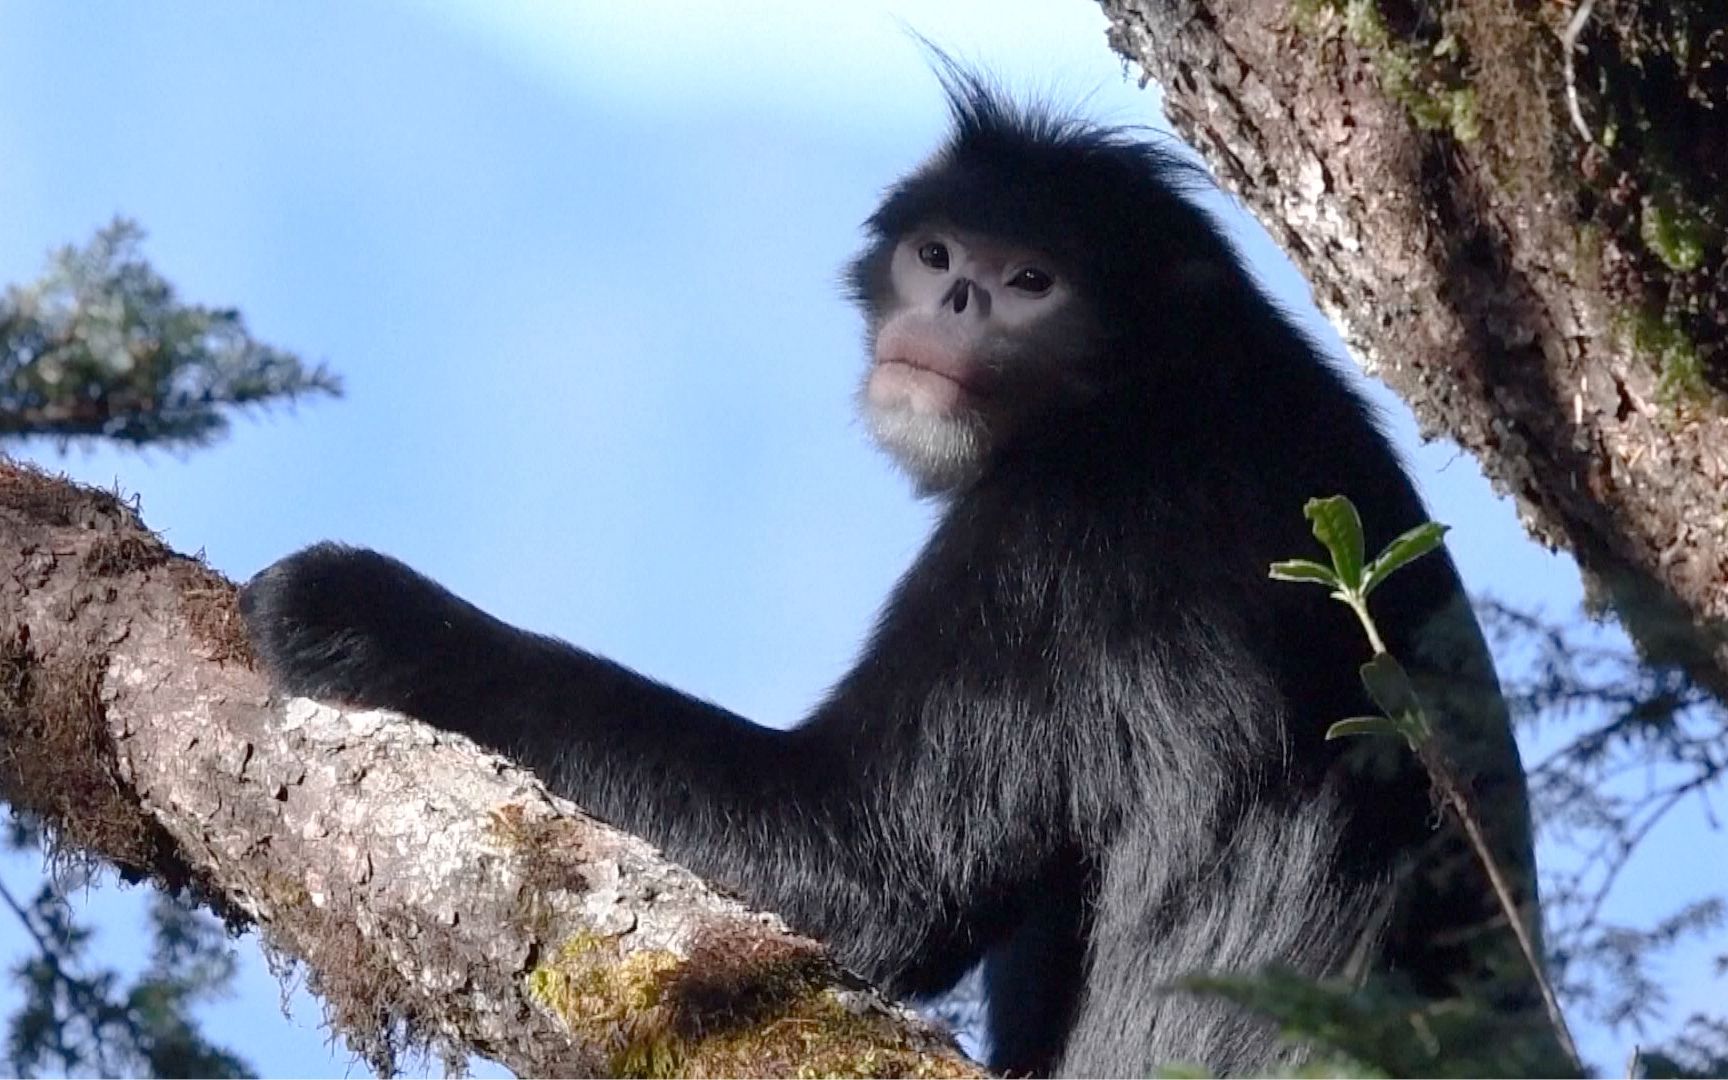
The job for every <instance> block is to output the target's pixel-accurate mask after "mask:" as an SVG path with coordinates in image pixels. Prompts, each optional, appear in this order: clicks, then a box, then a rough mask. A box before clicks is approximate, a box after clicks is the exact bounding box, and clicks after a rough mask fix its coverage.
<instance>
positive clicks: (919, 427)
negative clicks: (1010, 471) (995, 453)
mask: <svg viewBox="0 0 1728 1080" xmlns="http://www.w3.org/2000/svg"><path fill="white" fill-rule="evenodd" d="M859 398H860V401H859V405H860V411H861V412H862V414H863V416H864V421H865V423H867V424H869V426H870V434H871V437H873V438H874V439H875V440H876V445H878V446H880V447H881V448H882V449H883V450H884V451H886V452H887V454H888V456H889V457H891V458H893V459H894V461H895V463H896V464H898V465H899V466H900V467H901V468H902V469H904V470H906V473H907V475H908V476H910V477H911V478H912V481H913V482H914V483H915V484H917V486H918V492H919V494H921V495H940V494H943V493H945V492H950V491H953V490H954V489H956V488H958V487H961V486H963V485H965V484H968V483H971V482H972V481H973V480H975V479H977V478H978V475H979V474H980V473H981V472H983V470H984V462H985V459H986V457H987V456H988V454H989V451H990V432H989V428H988V427H987V426H986V425H985V421H984V418H983V417H982V416H980V415H979V414H977V413H976V412H973V411H971V410H959V411H956V412H952V413H946V412H935V411H929V410H928V409H925V408H920V407H919V405H920V404H921V403H915V402H912V401H909V400H905V399H903V398H902V399H899V400H894V399H892V398H891V397H889V396H888V395H883V394H880V393H878V392H873V388H872V387H870V386H866V387H865V388H864V390H863V392H862V393H860V394H859Z"/></svg>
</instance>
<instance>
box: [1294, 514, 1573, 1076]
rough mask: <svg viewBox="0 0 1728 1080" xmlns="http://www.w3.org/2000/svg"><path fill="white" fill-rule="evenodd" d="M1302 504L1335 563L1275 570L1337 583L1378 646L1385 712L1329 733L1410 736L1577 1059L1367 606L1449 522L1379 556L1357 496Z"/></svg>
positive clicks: (1506, 893)
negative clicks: (1371, 552)
mask: <svg viewBox="0 0 1728 1080" xmlns="http://www.w3.org/2000/svg"><path fill="white" fill-rule="evenodd" d="M1302 512H1303V514H1304V515H1306V516H1307V518H1308V520H1309V522H1310V523H1312V525H1313V527H1314V536H1315V537H1316V538H1317V539H1318V540H1319V541H1320V543H1321V544H1323V545H1325V547H1326V550H1327V552H1328V553H1330V555H1331V557H1332V563H1331V565H1330V566H1328V565H1326V564H1324V563H1318V562H1314V561H1313V560H1311V559H1288V560H1285V561H1283V562H1275V563H1273V564H1272V569H1271V576H1272V577H1273V579H1274V580H1277V581H1295V582H1307V583H1309V584H1315V585H1324V586H1326V587H1328V588H1330V589H1331V590H1332V598H1333V599H1335V600H1338V601H1340V602H1341V603H1343V604H1345V605H1347V606H1348V607H1349V608H1350V610H1351V611H1353V612H1355V613H1356V619H1357V621H1358V622H1360V623H1361V624H1362V629H1363V631H1364V632H1365V633H1366V634H1367V635H1368V643H1369V645H1370V646H1372V647H1373V650H1374V655H1373V657H1372V658H1371V659H1369V661H1368V662H1367V663H1365V664H1363V665H1362V668H1361V674H1362V685H1363V687H1364V688H1366V689H1367V691H1368V696H1369V698H1371V699H1372V700H1373V702H1374V704H1376V705H1378V706H1379V707H1380V709H1381V711H1382V712H1383V713H1384V715H1382V716H1356V717H1351V718H1349V719H1346V720H1339V721H1338V722H1336V723H1334V724H1332V725H1331V726H1330V727H1329V728H1327V729H1326V738H1328V739H1340V738H1347V737H1350V736H1357V735H1397V736H1400V737H1402V738H1403V739H1404V741H1405V742H1406V743H1407V744H1409V746H1410V749H1411V750H1412V751H1413V752H1415V754H1416V757H1417V759H1418V760H1419V761H1421V763H1422V767H1423V769H1424V770H1425V771H1426V772H1427V774H1428V779H1429V782H1430V783H1431V784H1433V786H1434V790H1435V792H1437V793H1438V795H1439V798H1440V802H1441V803H1442V805H1444V806H1445V807H1446V808H1447V809H1448V810H1450V811H1451V812H1452V813H1453V814H1454V815H1455V816H1456V817H1457V819H1458V822H1459V824H1460V825H1462V826H1463V828H1464V833H1465V836H1466V837H1467V838H1468V839H1469V841H1470V846H1471V848H1472V849H1473V850H1474V851H1475V853H1476V857H1477V858H1478V859H1479V860H1480V861H1481V863H1482V868H1483V870H1485V871H1486V872H1487V874H1488V881H1489V883H1490V884H1491V885H1492V887H1493V889H1494V895H1495V898H1496V899H1497V900H1498V901H1499V904H1500V908H1501V910H1502V911H1503V912H1504V913H1505V915H1506V921H1507V923H1508V924H1509V925H1510V926H1511V927H1512V931H1513V934H1514V935H1515V936H1516V937H1517V939H1518V948H1519V950H1520V951H1521V952H1522V953H1523V955H1524V960H1525V962H1526V963H1527V964H1529V966H1530V971H1531V973H1532V974H1533V975H1534V976H1535V978H1536V984H1537V986H1538V988H1539V989H1540V990H1541V993H1542V1003H1543V1005H1544V1007H1545V1008H1546V1009H1547V1012H1548V1019H1549V1022H1550V1023H1551V1024H1552V1025H1553V1027H1554V1035H1555V1037H1556V1038H1557V1039H1558V1040H1559V1042H1560V1045H1561V1047H1562V1048H1563V1049H1564V1050H1565V1052H1566V1055H1567V1057H1569V1058H1571V1060H1572V1063H1573V1064H1574V1065H1577V1064H1578V1049H1577V1046H1576V1044H1574V1043H1573V1041H1572V1033H1571V1031H1570V1030H1568V1028H1567V1026H1566V1018H1565V1016H1564V1015H1563V1014H1562V1013H1561V1011H1560V1003H1559V1000H1558V999H1557V998H1556V997H1555V995H1554V988H1553V986H1551V985H1550V984H1549V982H1548V976H1547V973H1546V972H1545V971H1544V970H1543V967H1542V961H1541V959H1540V958H1539V957H1538V956H1537V954H1536V943H1535V942H1534V941H1533V940H1532V939H1531V936H1530V931H1529V928H1528V927H1527V926H1526V925H1525V923H1524V919H1523V916H1522V915H1521V914H1520V913H1519V911H1518V904H1517V901H1516V900H1514V899H1513V896H1512V889H1511V886H1510V885H1508V884H1507V881H1506V875H1505V872H1504V871H1502V870H1501V868H1500V865H1499V863H1498V862H1497V861H1496V860H1495V858H1494V855H1493V853H1492V851H1491V850H1490V848H1489V846H1488V840H1487V836H1486V835H1485V833H1484V832H1483V829H1482V823H1481V821H1480V820H1479V819H1478V815H1477V813H1476V810H1475V807H1474V805H1473V804H1472V802H1471V800H1470V797H1469V795H1468V794H1467V792H1466V789H1465V785H1464V783H1463V782H1462V781H1461V780H1460V779H1459V776H1458V772H1457V770H1456V769H1455V768H1454V767H1453V766H1452V763H1451V762H1450V761H1449V760H1447V758H1446V755H1445V753H1444V752H1443V751H1442V750H1441V748H1440V745H1439V742H1438V741H1437V740H1436V739H1435V738H1434V731H1433V727H1432V725H1431V723H1430V722H1429V719H1428V714H1427V712H1426V710H1425V709H1424V708H1423V705H1422V700H1421V698H1420V697H1419V696H1418V695H1417V693H1416V688H1415V686H1414V685H1412V683H1411V681H1410V676H1409V675H1408V673H1406V672H1405V670H1404V666H1403V665H1402V664H1400V663H1399V662H1398V660H1397V658H1395V657H1394V656H1392V654H1391V653H1389V652H1387V650H1386V643H1385V641H1384V640H1382V639H1381V637H1380V631H1379V628H1378V627H1376V626H1375V625H1374V617H1373V615H1371V614H1370V613H1369V611H1368V595H1369V594H1370V593H1372V592H1373V591H1374V590H1375V589H1376V588H1378V587H1379V586H1380V585H1382V584H1384V583H1385V581H1386V579H1387V578H1389V577H1391V576H1392V574H1393V573H1394V572H1395V571H1397V570H1399V569H1401V568H1403V567H1405V566H1408V565H1409V564H1410V563H1412V562H1414V561H1415V560H1417V559H1419V558H1421V557H1422V556H1424V555H1426V554H1428V553H1429V552H1431V551H1433V550H1434V549H1435V548H1437V547H1439V546H1440V543H1441V541H1442V540H1443V539H1444V538H1445V536H1446V526H1444V525H1441V524H1439V523H1437V522H1433V521H1429V522H1424V523H1423V524H1421V525H1418V526H1416V527H1415V528H1413V529H1410V530H1409V531H1407V532H1405V533H1404V534H1402V535H1401V536H1399V537H1398V538H1397V539H1396V540H1393V541H1392V542H1391V543H1390V544H1387V545H1386V547H1385V548H1384V549H1382V550H1381V552H1380V553H1379V554H1378V555H1376V556H1374V558H1373V559H1367V558H1366V557H1365V551H1366V547H1365V544H1364V540H1363V536H1362V518H1361V516H1360V515H1359V514H1357V512H1356V506H1355V504H1354V503H1352V502H1351V501H1350V500H1349V499H1348V498H1346V497H1344V496H1343V495H1334V496H1332V497H1330V498H1326V499H1309V500H1308V503H1307V505H1305V506H1304V507H1303V508H1302Z"/></svg>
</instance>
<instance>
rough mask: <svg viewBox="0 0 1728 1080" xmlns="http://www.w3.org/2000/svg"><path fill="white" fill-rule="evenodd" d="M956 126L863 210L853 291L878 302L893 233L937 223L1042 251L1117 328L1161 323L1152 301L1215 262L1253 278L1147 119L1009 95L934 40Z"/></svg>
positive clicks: (850, 277) (884, 296)
mask: <svg viewBox="0 0 1728 1080" xmlns="http://www.w3.org/2000/svg"><path fill="white" fill-rule="evenodd" d="M935 60H936V65H937V69H938V74H939V76H940V77H941V80H942V85H943V89H944V90H945V91H946V93H947V96H948V107H949V112H950V114H951V116H952V120H953V124H952V130H951V133H950V135H949V138H948V141H947V142H946V144H945V145H944V146H943V147H942V148H941V149H940V150H938V151H937V153H936V154H935V155H934V156H932V157H931V159H930V160H929V161H927V162H926V163H925V164H924V165H923V167H921V168H919V169H918V170H916V171H915V172H913V173H912V174H911V175H909V176H907V177H906V178H905V179H904V180H902V181H901V182H900V183H898V184H896V185H895V186H894V187H893V188H891V189H890V190H889V191H888V193H887V195H886V197H885V198H884V199H883V202H882V205H881V207H880V208H878V209H877V211H876V212H875V213H874V214H872V215H871V216H870V218H869V219H868V221H867V222H866V229H867V231H868V242H867V247H866V249H865V251H864V252H863V254H861V255H860V256H859V257H858V258H857V260H856V261H854V262H853V263H852V265H851V266H850V267H849V268H848V272H847V275H846V283H847V286H848V291H849V293H850V295H851V297H852V298H853V299H854V300H855V301H857V302H858V303H859V304H861V305H862V306H863V307H864V308H865V310H866V311H867V312H869V313H871V314H873V315H879V314H880V313H881V311H882V309H883V308H884V307H885V306H886V305H887V303H888V302H889V300H890V299H891V298H890V297H889V296H888V293H887V266H888V260H889V257H890V256H891V254H892V252H893V248H894V244H895V241H896V240H898V239H899V238H900V237H901V236H903V235H904V234H905V233H907V232H908V231H909V230H912V229H915V228H918V227H919V226H921V225H925V224H928V223H930V222H937V221H939V222H945V223H947V224H949V225H952V226H954V227H956V228H960V229H967V230H972V231H976V232H979V233H983V234H985V235H988V236H993V237H996V238H998V239H1002V240H1007V241H1012V242H1015V243H1018V244H1023V245H1025V246H1028V247H1032V248H1035V249H1037V250H1040V251H1044V252H1046V253H1048V254H1049V255H1051V256H1052V257H1054V258H1056V259H1058V260H1060V262H1061V263H1062V264H1063V265H1064V266H1065V267H1066V268H1067V269H1068V272H1069V273H1070V274H1072V275H1073V277H1074V280H1075V283H1076V285H1077V286H1078V287H1079V289H1080V291H1081V293H1082V295H1083V296H1084V297H1085V298H1086V301H1087V303H1088V304H1090V305H1091V306H1092V308H1093V310H1095V311H1097V312H1098V314H1099V315H1100V316H1101V319H1102V321H1103V323H1104V324H1105V325H1107V326H1110V327H1111V328H1112V329H1113V331H1114V332H1115V333H1116V334H1118V335H1122V334H1128V335H1133V334H1134V333H1135V331H1136V330H1137V329H1143V330H1145V331H1146V332H1147V333H1152V334H1156V333H1158V332H1159V327H1158V326H1144V325H1142V324H1144V323H1145V322H1146V321H1148V320H1152V321H1156V320H1157V316H1158V308H1157V305H1155V304H1149V303H1148V302H1147V301H1148V299H1149V298H1152V297H1170V296H1171V295H1172V292H1173V290H1174V291H1175V292H1178V293H1179V292H1182V291H1184V290H1183V286H1184V284H1185V283H1192V282H1201V281H1210V282H1213V283H1216V282H1217V281H1218V280H1219V278H1220V275H1224V276H1227V277H1229V278H1231V279H1233V280H1243V281H1245V280H1247V276H1246V273H1245V271H1243V270H1242V269H1241V264H1240V261H1239V260H1238V258H1237V256H1236V254H1235V252H1234V250H1233V249H1232V248H1231V247H1230V245H1229V243H1228V241H1226V240H1224V239H1223V238H1222V236H1221V234H1220V232H1219V230H1218V228H1217V226H1216V225H1215V224H1214V222H1213V221H1212V219H1211V218H1210V216H1209V215H1208V214H1207V213H1206V212H1205V211H1204V210H1202V209H1201V208H1200V207H1198V206H1196V205H1194V203H1193V202H1191V201H1190V198H1189V197H1190V195H1191V194H1192V193H1194V192H1196V191H1199V190H1207V189H1209V188H1210V187H1211V182H1210V180H1209V179H1208V178H1207V176H1206V174H1205V172H1204V171H1203V170H1202V169H1201V168H1200V167H1199V166H1198V165H1196V164H1194V163H1192V162H1191V161H1189V160H1187V159H1185V158H1183V157H1181V156H1180V155H1179V154H1178V152H1177V151H1176V150H1174V149H1172V148H1171V147H1170V146H1169V145H1168V144H1167V143H1165V144H1160V143H1159V142H1155V141H1152V138H1151V137H1149V136H1152V137H1155V136H1153V133H1150V132H1148V131H1146V130H1144V129H1138V128H1126V127H1112V126H1105V125H1100V124H1096V123H1093V122H1091V121H1088V120H1085V119H1082V118H1079V117H1075V116H1073V115H1069V114H1066V113H1063V112H1061V111H1059V110H1057V109H1056V108H1054V107H1052V106H1050V105H1048V104H1046V103H1043V102H1036V101H1034V102H1028V103H1020V102H1017V101H1016V100H1015V99H1014V98H1013V96H1012V95H1011V94H1009V93H1008V92H1007V91H1005V90H1003V89H1001V88H1000V87H997V86H995V85H993V84H992V83H991V82H990V81H989V80H988V79H987V78H986V77H984V76H982V75H980V74H978V73H976V72H972V71H969V70H967V69H965V68H963V67H961V66H960V65H959V64H957V63H956V62H954V61H952V60H950V59H949V58H947V57H946V56H943V55H941V54H940V53H937V54H936V57H935Z"/></svg>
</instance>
